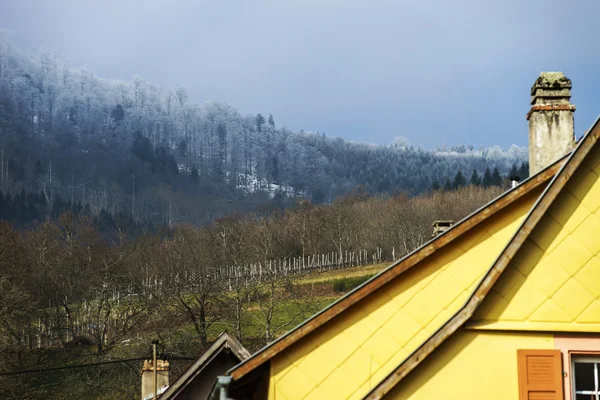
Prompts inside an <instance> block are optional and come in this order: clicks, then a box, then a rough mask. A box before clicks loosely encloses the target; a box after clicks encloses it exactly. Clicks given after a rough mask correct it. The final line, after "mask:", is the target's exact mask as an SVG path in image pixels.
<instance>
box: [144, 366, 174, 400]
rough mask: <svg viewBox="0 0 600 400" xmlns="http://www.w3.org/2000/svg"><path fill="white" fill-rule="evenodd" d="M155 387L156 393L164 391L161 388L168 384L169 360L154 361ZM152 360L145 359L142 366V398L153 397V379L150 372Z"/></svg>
mask: <svg viewBox="0 0 600 400" xmlns="http://www.w3.org/2000/svg"><path fill="white" fill-rule="evenodd" d="M156 366H157V368H156V388H157V392H158V394H161V393H162V392H164V390H162V391H161V389H163V388H165V387H166V386H169V362H168V361H163V360H157V361H156ZM152 371H153V369H152V360H145V361H144V366H143V367H142V400H143V399H148V398H150V399H152V398H153V397H154V379H153V373H152Z"/></svg>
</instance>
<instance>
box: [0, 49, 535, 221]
mask: <svg viewBox="0 0 600 400" xmlns="http://www.w3.org/2000/svg"><path fill="white" fill-rule="evenodd" d="M198 79H202V77H201V76H199V77H198ZM266 111H268V110H266ZM399 126H401V125H400V124H399ZM397 134H398V135H404V136H408V135H409V132H401V131H399V132H397ZM484 134H485V133H484V132H482V135H484ZM367 137H368V132H365V138H367ZM525 157H526V151H525V149H522V148H519V147H516V146H513V147H511V148H510V149H509V150H508V151H502V150H501V149H499V148H491V149H473V148H472V147H469V146H455V147H450V148H438V149H436V150H424V149H420V148H415V147H412V146H410V145H409V144H408V143H407V142H406V141H405V140H403V139H402V138H399V139H398V140H396V141H395V142H394V143H393V144H391V145H388V146H379V145H368V144H362V143H351V142H347V141H344V140H342V139H339V138H330V137H327V136H326V135H325V134H323V133H307V132H292V131H290V130H289V129H286V128H285V127H284V126H283V125H281V124H280V121H277V123H276V121H275V119H274V117H273V116H271V115H270V114H269V113H268V112H265V113H264V115H263V114H258V115H241V114H240V113H239V112H238V111H237V110H236V109H235V108H233V107H231V106H229V105H226V104H221V103H215V102H207V103H204V104H201V105H198V104H195V103H194V102H192V101H191V100H190V98H189V96H188V94H187V93H186V91H185V89H184V88H176V89H172V88H165V87H159V86H157V85H154V84H152V83H149V82H147V81H145V80H144V79H143V78H142V77H139V76H135V77H134V78H133V79H132V80H131V81H127V82H124V81H114V80H108V79H103V78H100V77H98V76H96V75H94V73H93V71H90V70H89V69H86V68H75V67H73V66H72V65H70V64H69V63H67V62H65V61H63V60H61V59H60V58H59V57H57V56H56V55H55V54H53V53H52V52H50V51H40V52H38V53H37V54H35V55H34V56H30V55H25V54H23V53H22V52H21V51H19V49H17V48H15V46H14V45H12V44H11V42H10V41H8V40H7V39H6V38H0V192H2V196H0V204H1V205H3V212H4V214H5V215H4V216H2V217H3V218H5V219H10V220H13V221H17V222H19V223H21V224H23V225H27V224H30V223H32V222H34V221H36V220H38V221H41V220H43V219H45V218H46V217H47V216H50V215H54V216H56V215H58V214H59V213H60V212H61V211H64V210H65V209H80V210H86V212H87V213H88V214H89V215H91V216H94V217H95V218H100V216H102V217H101V219H104V220H106V221H108V222H106V223H107V224H109V225H110V224H113V225H114V221H115V220H117V219H121V220H123V219H127V218H131V219H132V220H134V221H137V222H142V223H152V224H154V226H157V225H169V226H172V225H173V224H174V223H180V222H191V223H194V224H202V223H206V222H207V221H210V220H213V219H215V218H218V217H221V216H224V215H228V214H231V213H233V212H239V211H249V210H254V211H256V210H258V209H261V208H267V209H273V208H275V209H281V208H283V207H285V206H287V205H290V204H293V203H295V202H297V200H298V198H299V197H302V198H307V199H310V200H311V201H312V202H313V203H323V202H331V201H332V200H333V199H335V198H336V197H338V196H340V195H342V194H345V193H348V192H350V191H352V190H353V189H355V188H356V187H357V186H362V187H363V188H364V189H365V190H366V191H368V192H369V193H384V194H394V193H400V192H404V193H407V194H409V195H415V194H419V193H423V192H424V191H427V190H429V189H431V188H432V187H434V188H436V187H440V186H441V187H460V186H464V185H466V184H468V183H469V182H471V183H478V182H479V183H480V184H483V185H484V186H489V185H494V184H499V183H500V180H501V179H502V178H503V177H505V176H506V175H507V174H508V173H509V169H510V168H511V166H512V167H513V172H518V171H517V167H521V168H520V172H521V174H522V175H526V171H527V168H526V166H525V165H524V164H523V165H521V164H522V162H523V161H524V160H525ZM486 169H488V170H487V173H486ZM484 178H485V179H484ZM17 196H18V198H17Z"/></svg>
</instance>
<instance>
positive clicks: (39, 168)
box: [33, 158, 44, 178]
mask: <svg viewBox="0 0 600 400" xmlns="http://www.w3.org/2000/svg"><path fill="white" fill-rule="evenodd" d="M33 174H34V177H35V178H39V177H40V176H42V175H44V168H42V163H41V162H40V159H39V158H38V159H36V160H35V168H34V171H33Z"/></svg>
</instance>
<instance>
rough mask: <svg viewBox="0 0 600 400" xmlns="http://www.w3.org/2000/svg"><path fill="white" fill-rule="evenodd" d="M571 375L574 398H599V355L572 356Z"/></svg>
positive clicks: (589, 399) (580, 399)
mask: <svg viewBox="0 0 600 400" xmlns="http://www.w3.org/2000/svg"><path fill="white" fill-rule="evenodd" d="M571 377H572V380H573V399H574V400H600V387H599V383H600V379H599V377H600V357H598V356H596V357H590V356H573V357H572V359H571Z"/></svg>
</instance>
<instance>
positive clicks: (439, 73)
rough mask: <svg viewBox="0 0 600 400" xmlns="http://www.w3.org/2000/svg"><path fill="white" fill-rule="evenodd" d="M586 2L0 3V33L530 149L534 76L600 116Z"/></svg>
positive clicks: (170, 74) (227, 98) (389, 130)
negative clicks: (557, 73) (544, 77)
mask: <svg viewBox="0 0 600 400" xmlns="http://www.w3.org/2000/svg"><path fill="white" fill-rule="evenodd" d="M599 14H600V1H597V0H585V1H582V0H572V1H570V2H569V1H564V0H562V1H558V0H543V1H542V0H534V1H529V0H502V1H497V0H494V1H487V0H452V1H447V0H438V1H431V0H410V1H404V0H390V1H383V0H361V1H358V0H272V1H267V0H212V1H208V0H206V1H205V0H196V1H192V0H190V1H184V0H169V1H167V0H164V1H161V0H119V1H117V0H114V1H109V0H102V1H100V0H98V1H96V0H70V1H69V0H52V1H50V0H47V1H45V0H38V1H35V0H0V28H3V29H7V30H9V31H12V32H14V34H15V37H16V39H17V42H18V43H20V44H21V45H22V46H23V47H25V48H26V49H30V50H36V49H38V48H40V47H48V48H51V49H52V50H54V51H55V52H56V53H58V55H59V56H60V57H61V58H65V59H68V60H70V61H71V62H72V63H73V65H76V66H87V67H89V68H90V69H92V70H93V71H94V72H95V73H96V74H97V75H99V76H101V77H105V78H116V79H130V78H131V77H132V76H133V75H134V74H136V73H137V74H140V75H141V76H142V77H144V78H145V79H146V80H148V81H151V82H154V83H157V84H160V85H165V86H173V87H176V86H183V87H185V88H186V89H187V90H188V92H189V94H190V96H191V98H192V99H194V100H195V102H198V103H203V102H204V101H207V100H217V101H222V102H226V103H229V104H231V105H232V106H234V107H236V108H237V109H238V110H239V111H240V112H241V113H242V114H249V113H251V114H256V113H259V112H261V113H263V114H268V113H272V114H273V116H274V118H275V121H276V123H277V124H278V125H279V126H281V125H285V126H287V127H289V128H291V129H294V130H300V129H305V130H312V131H319V132H325V133H326V134H327V135H328V136H340V137H343V138H346V139H351V140H357V141H366V142H371V143H384V144H387V143H390V142H391V141H392V140H393V138H394V137H395V136H404V137H406V138H408V139H409V140H410V142H411V143H414V144H417V145H421V146H424V147H427V148H431V147H434V146H435V145H438V144H443V143H446V144H463V143H470V144H473V145H476V146H478V145H492V144H499V145H501V146H503V147H508V146H509V145H510V144H513V143H515V144H518V145H526V144H527V121H526V120H525V115H526V113H527V111H528V110H529V100H530V98H529V89H530V87H531V85H532V84H533V82H534V81H535V79H536V78H537V76H538V75H539V73H540V71H552V70H562V71H564V72H565V74H566V75H567V76H568V77H569V78H571V79H572V81H573V86H574V89H573V98H572V101H573V103H574V104H576V106H577V112H576V114H575V120H576V131H577V134H578V136H579V135H581V134H582V133H583V131H584V130H586V129H587V128H588V127H589V126H590V125H591V124H592V122H593V121H594V120H595V118H596V117H597V116H598V115H599V114H600V101H598V98H599V94H600V79H599V74H600V47H599V43H600V40H599V39H600V27H599V24H598V23H597V16H598V15H599Z"/></svg>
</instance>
